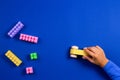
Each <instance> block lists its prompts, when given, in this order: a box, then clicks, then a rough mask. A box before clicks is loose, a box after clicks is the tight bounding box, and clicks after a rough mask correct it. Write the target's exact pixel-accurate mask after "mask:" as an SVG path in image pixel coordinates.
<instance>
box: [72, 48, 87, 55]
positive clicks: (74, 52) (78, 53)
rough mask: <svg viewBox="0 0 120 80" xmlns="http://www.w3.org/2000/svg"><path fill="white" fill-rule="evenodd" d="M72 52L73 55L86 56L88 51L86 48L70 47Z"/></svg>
mask: <svg viewBox="0 0 120 80" xmlns="http://www.w3.org/2000/svg"><path fill="white" fill-rule="evenodd" d="M70 54H71V55H80V56H86V55H87V54H86V52H85V51H84V50H80V49H70Z"/></svg>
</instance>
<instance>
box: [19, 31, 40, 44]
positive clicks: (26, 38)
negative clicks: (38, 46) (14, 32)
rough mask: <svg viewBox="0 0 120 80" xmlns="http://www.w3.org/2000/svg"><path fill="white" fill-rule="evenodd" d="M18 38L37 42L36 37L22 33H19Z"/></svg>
mask: <svg viewBox="0 0 120 80" xmlns="http://www.w3.org/2000/svg"><path fill="white" fill-rule="evenodd" d="M19 39H20V40H23V41H28V42H32V43H37V42H38V37H36V36H31V35H27V34H22V33H21V34H20V37H19Z"/></svg>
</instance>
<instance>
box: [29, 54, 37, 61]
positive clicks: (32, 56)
mask: <svg viewBox="0 0 120 80" xmlns="http://www.w3.org/2000/svg"><path fill="white" fill-rule="evenodd" d="M30 59H31V60H35V59H38V55H37V53H31V54H30Z"/></svg>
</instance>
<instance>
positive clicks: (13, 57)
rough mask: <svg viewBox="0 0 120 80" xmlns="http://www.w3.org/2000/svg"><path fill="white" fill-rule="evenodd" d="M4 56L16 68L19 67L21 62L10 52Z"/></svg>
mask: <svg viewBox="0 0 120 80" xmlns="http://www.w3.org/2000/svg"><path fill="white" fill-rule="evenodd" d="M5 56H6V57H7V58H8V59H10V60H11V61H12V62H13V63H14V64H15V65H16V66H19V65H20V64H21V63H22V61H21V60H20V59H19V58H18V57H17V56H16V55H15V54H14V53H13V52H12V51H10V50H8V51H7V52H6V53H5Z"/></svg>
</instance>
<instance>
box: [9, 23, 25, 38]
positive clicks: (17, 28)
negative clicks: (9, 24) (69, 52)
mask: <svg viewBox="0 0 120 80" xmlns="http://www.w3.org/2000/svg"><path fill="white" fill-rule="evenodd" d="M23 26H24V25H23V24H22V22H20V21H19V22H18V23H17V24H16V25H15V26H14V27H13V28H12V29H11V30H10V31H9V32H8V35H9V36H10V37H11V38H13V37H14V36H15V35H16V34H17V33H18V32H19V31H20V30H21V29H22V28H23Z"/></svg>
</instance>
